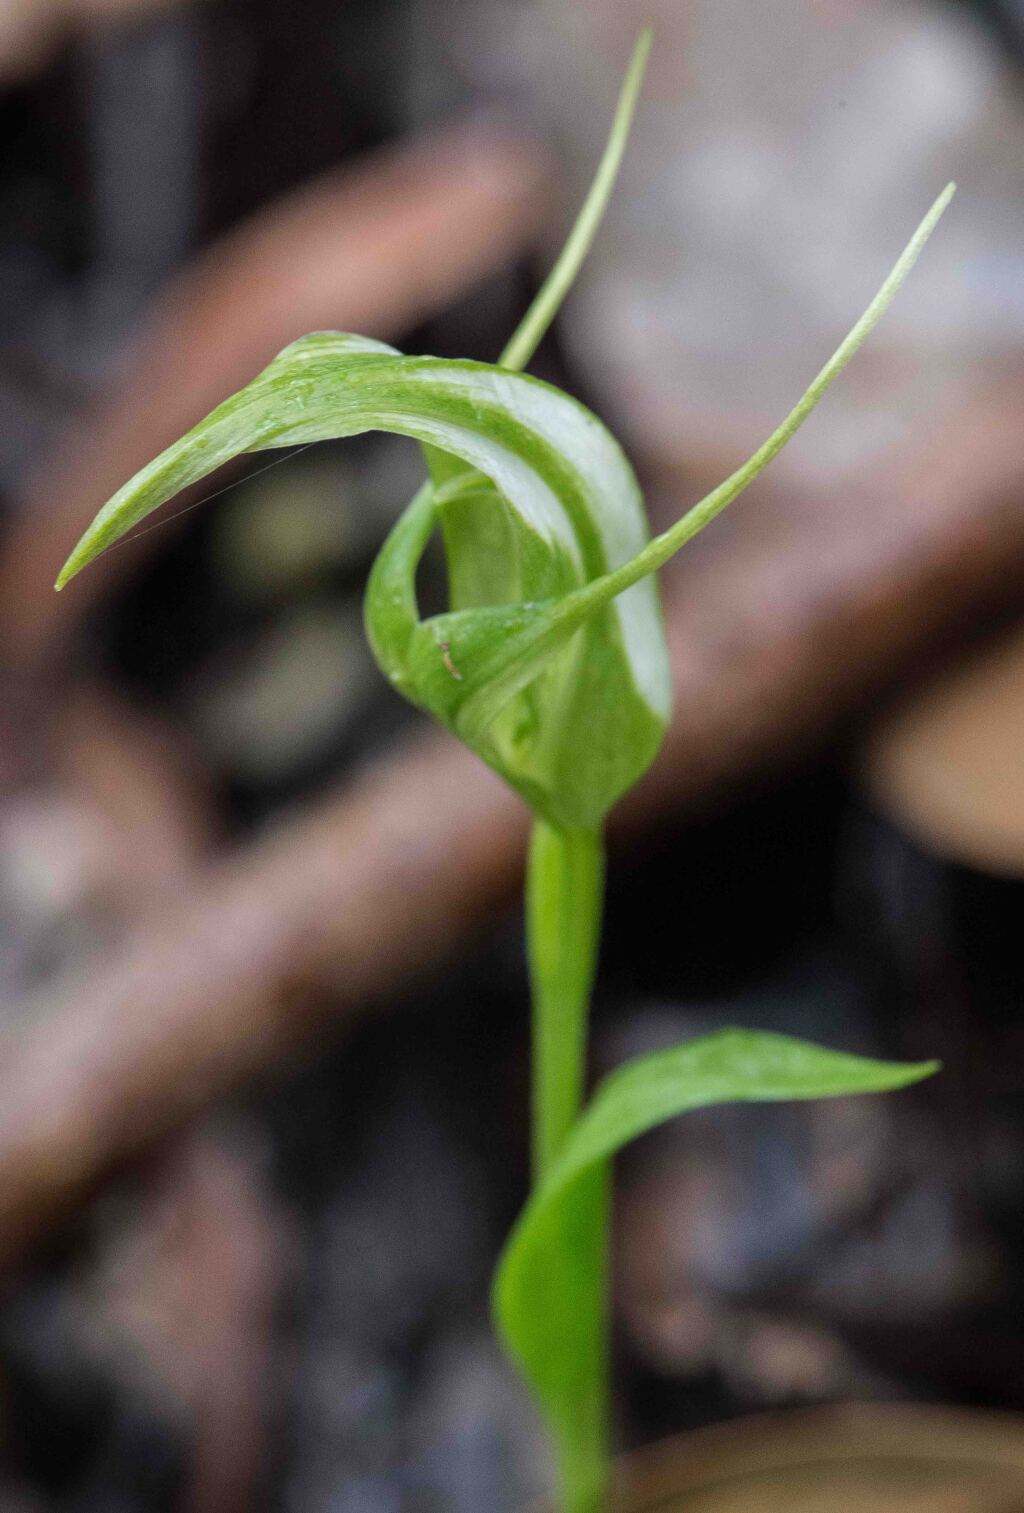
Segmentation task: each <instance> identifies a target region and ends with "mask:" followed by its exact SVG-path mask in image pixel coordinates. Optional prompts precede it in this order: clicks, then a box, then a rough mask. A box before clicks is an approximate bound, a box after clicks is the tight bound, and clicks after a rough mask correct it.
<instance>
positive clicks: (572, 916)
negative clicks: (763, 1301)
mask: <svg viewBox="0 0 1024 1513" xmlns="http://www.w3.org/2000/svg"><path fill="white" fill-rule="evenodd" d="M603 901H604V847H603V842H602V838H601V834H600V832H599V831H596V830H563V829H560V828H558V827H556V826H554V825H550V824H548V823H547V822H546V821H545V820H542V819H537V820H535V821H534V826H533V831H532V835H531V840H530V852H529V860H528V864H527V877H526V939H527V959H528V963H529V971H530V996H531V1001H532V1006H533V1027H532V1029H533V1035H532V1080H533V1088H532V1135H533V1174H534V1182H535V1184H536V1183H539V1182H541V1181H542V1180H543V1178H544V1177H545V1176H546V1175H547V1173H548V1172H549V1171H550V1170H551V1167H552V1165H553V1164H554V1162H555V1160H556V1158H557V1157H558V1155H559V1153H560V1152H561V1150H562V1147H563V1146H564V1144H565V1141H566V1139H567V1138H568V1136H569V1134H570V1132H571V1131H572V1129H573V1126H574V1125H575V1123H576V1121H577V1119H578V1118H579V1114H580V1110H581V1108H582V1105H583V1095H584V1090H585V1080H586V1067H587V1024H588V1019H589V1012H590V995H591V990H592V988H593V985H594V976H595V972H596V969H597V955H598V949H599V945H600V938H601V915H602V906H603ZM607 1189H608V1183H607V1178H606V1175H605V1174H604V1173H595V1175H594V1177H593V1178H592V1179H591V1180H588V1181H586V1182H584V1183H582V1184H581V1186H580V1188H579V1191H578V1192H577V1193H575V1194H574V1196H573V1200H572V1201H571V1202H570V1203H567V1204H566V1205H565V1209H564V1211H563V1213H562V1214H561V1216H560V1219H559V1229H560V1243H561V1245H562V1246H563V1247H564V1248H565V1253H567V1254H570V1255H573V1256H575V1257H576V1258H577V1261H578V1269H577V1284H578V1285H577V1289H576V1296H575V1298H574V1311H575V1312H576V1314H577V1319H578V1320H580V1319H582V1318H585V1319H586V1321H587V1325H588V1327H587V1330H586V1336H587V1349H586V1352H585V1356H584V1357H577V1358H576V1359H569V1358H567V1359H566V1360H565V1361H564V1362H563V1363H562V1366H563V1369H564V1370H565V1371H566V1374H567V1382H566V1385H567V1388H568V1389H569V1390H568V1393H567V1400H568V1401H569V1402H570V1403H571V1404H572V1411H571V1414H570V1416H569V1418H567V1419H566V1420H565V1421H563V1422H561V1423H556V1424H554V1425H553V1426H552V1427H553V1428H554V1431H555V1450H556V1458H557V1476H558V1491H559V1506H560V1508H561V1509H562V1510H563V1513H597V1510H599V1509H600V1508H602V1507H603V1506H604V1500H605V1493H606V1489H607V1479H608V1462H609V1439H610V1436H609V1423H608V1420H609V1379H610V1361H609V1346H608V1341H609V1321H608V1191H607ZM538 1306H541V1307H543V1306H544V1304H543V1300H542V1299H538Z"/></svg>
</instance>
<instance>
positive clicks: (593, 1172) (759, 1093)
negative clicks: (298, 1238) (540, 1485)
mask: <svg viewBox="0 0 1024 1513" xmlns="http://www.w3.org/2000/svg"><path fill="white" fill-rule="evenodd" d="M937 1069H938V1062H935V1061H927V1062H919V1063H916V1064H908V1063H898V1062H886V1061H871V1060H866V1059H864V1058H863V1057H860V1056H849V1055H846V1054H844V1053H842V1052H840V1051H831V1050H826V1049H825V1048H824V1047H822V1046H816V1045H810V1044H808V1043H807V1042H805V1041H801V1040H793V1039H790V1038H789V1037H788V1036H785V1035H774V1034H768V1033H765V1032H761V1031H756V1030H723V1031H720V1032H718V1033H716V1034H713V1035H706V1036H703V1037H702V1038H700V1039H698V1040H691V1041H689V1042H687V1044H685V1045H681V1046H675V1047H673V1048H672V1049H670V1050H666V1051H656V1052H654V1054H652V1055H649V1056H642V1057H640V1058H638V1059H637V1060H635V1061H632V1062H630V1063H628V1064H627V1065H625V1066H623V1067H620V1068H619V1069H618V1070H617V1071H614V1072H612V1074H611V1075H610V1076H609V1077H607V1078H605V1080H604V1081H603V1082H602V1083H601V1085H600V1086H599V1087H598V1089H597V1091H596V1093H595V1094H594V1097H593V1098H592V1099H591V1101H590V1103H589V1105H588V1106H587V1108H586V1110H585V1111H584V1113H583V1114H582V1115H581V1117H580V1119H579V1120H578V1122H577V1123H576V1125H575V1127H574V1129H573V1130H572V1133H571V1134H570V1135H569V1137H568V1139H567V1140H566V1141H565V1142H564V1144H563V1145H562V1147H561V1149H560V1151H559V1153H558V1155H557V1156H556V1157H555V1159H554V1162H553V1164H552V1165H551V1167H550V1168H549V1170H548V1172H547V1175H546V1176H545V1177H544V1179H543V1180H542V1181H541V1182H540V1184H539V1185H538V1186H537V1188H536V1189H535V1190H534V1193H533V1195H532V1196H531V1198H530V1199H529V1202H528V1203H527V1205H526V1208H525V1209H524V1210H523V1213H522V1215H521V1217H520V1219H519V1222H518V1223H517V1225H516V1227H515V1229H514V1230H513V1232H512V1235H511V1237H510V1238H509V1241H508V1244H507V1246H506V1248H505V1251H504V1254H503V1256H502V1260H501V1264H500V1266H499V1268H498V1272H497V1275H496V1278H495V1285H494V1294H493V1305H494V1313H495V1318H496V1322H497V1326H498V1330H499V1333H500V1334H501V1337H502V1339H503V1340H504V1342H505V1345H506V1347H507V1349H508V1351H509V1354H510V1355H511V1356H512V1358H513V1359H514V1360H515V1361H516V1362H517V1363H518V1364H519V1366H520V1368H521V1369H522V1371H523V1373H524V1375H525V1376H526V1378H527V1380H528V1381H529V1383H530V1385H531V1387H532V1389H533V1391H534V1394H535V1396H536V1398H537V1400H538V1402H539V1404H540V1405H541V1407H542V1408H543V1410H544V1412H545V1415H546V1416H547V1418H548V1419H549V1421H550V1423H551V1424H552V1425H553V1426H554V1429H555V1432H556V1435H557V1437H558V1440H559V1442H560V1454H561V1457H562V1459H563V1462H568V1463H570V1464H571V1463H578V1464H581V1465H584V1466H585V1465H587V1464H588V1455H587V1453H586V1447H585V1446H584V1447H581V1446H578V1445H576V1444H575V1436H576V1434H577V1425H578V1424H579V1423H581V1422H582V1423H589V1422H590V1419H591V1417H592V1416H591V1415H588V1414H587V1411H586V1394H587V1393H588V1392H590V1391H593V1390H595V1389H594V1383H595V1382H599V1380H600V1365H599V1356H600V1352H601V1349H602V1331H601V1328H600V1325H599V1321H600V1320H601V1318H602V1316H603V1312H604V1308H603V1304H604V1293H605V1289H606V1286H607V1278H606V1277H605V1275H604V1269H603V1264H602V1257H601V1256H600V1254H597V1255H595V1252H594V1247H593V1244H592V1243H591V1238H590V1236H591V1226H590V1223H589V1221H588V1213H589V1211H590V1208H591V1206H592V1204H593V1202H594V1192H595V1189H596V1190H597V1191H598V1192H606V1191H607V1187H608V1180H609V1170H610V1163H611V1159H612V1157H613V1156H614V1155H615V1153H616V1152H617V1151H619V1150H621V1149H622V1147H623V1146H625V1145H627V1144H629V1142H630V1141H631V1140H635V1139H636V1138H637V1136H638V1135H642V1134H644V1133H646V1131H648V1130H651V1129H654V1128H655V1127H656V1126H657V1125H659V1124H663V1123H664V1122H665V1121H666V1120H667V1119H672V1118H674V1117H675V1116H676V1115H677V1114H682V1113H685V1112H687V1111H688V1110H690V1109H698V1108H706V1107H708V1106H710V1105H712V1104H721V1103H768V1102H785V1101H790V1100H793V1099H807V1098H834V1097H840V1096H845V1095H847V1094H850V1093H878V1092H886V1091H891V1090H892V1089H895V1088H901V1087H907V1086H909V1085H910V1084H911V1083H914V1082H919V1081H920V1080H921V1079H922V1078H924V1077H928V1076H930V1075H931V1074H932V1073H933V1072H935V1071H936V1070H937ZM577 1227H578V1229H579V1235H580V1243H579V1244H578V1245H574V1243H573V1234H574V1230H575V1229H576V1228H577ZM595 1321H598V1322H597V1324H596V1325H595ZM595 1330H596V1333H595ZM585 1505H586V1504H585V1503H584V1504H581V1506H585Z"/></svg>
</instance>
